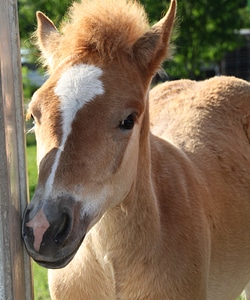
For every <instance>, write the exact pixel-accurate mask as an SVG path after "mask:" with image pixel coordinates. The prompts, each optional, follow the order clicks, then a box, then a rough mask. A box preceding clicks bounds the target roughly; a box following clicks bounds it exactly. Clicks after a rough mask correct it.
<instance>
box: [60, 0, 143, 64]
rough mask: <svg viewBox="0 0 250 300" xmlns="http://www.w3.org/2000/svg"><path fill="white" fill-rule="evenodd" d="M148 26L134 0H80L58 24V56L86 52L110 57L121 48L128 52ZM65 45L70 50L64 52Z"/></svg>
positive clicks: (103, 57)
mask: <svg viewBox="0 0 250 300" xmlns="http://www.w3.org/2000/svg"><path fill="white" fill-rule="evenodd" d="M148 28H149V24H148V20H147V16H146V13H145V11H144V8H143V7H142V5H140V4H139V3H138V2H137V1H133V0H105V1H104V0H94V1H93V0H82V2H80V3H74V4H73V6H72V7H71V8H70V10H69V20H68V21H67V22H65V23H64V24H62V26H61V30H60V31H61V32H62V36H61V37H60V39H61V43H60V45H61V47H62V49H60V51H61V52H62V53H60V54H59V55H60V56H61V55H62V56H64V57H65V56H67V55H70V54H74V53H75V54H82V53H84V52H86V51H87V52H89V53H91V54H97V56H98V57H101V58H102V59H105V58H107V59H109V60H110V59H113V58H114V57H115V56H119V55H120V54H121V51H122V52H126V53H129V52H130V51H131V46H132V45H133V44H134V43H135V41H136V40H137V39H138V38H139V37H141V36H142V35H143V34H144V33H145V32H146V30H147V29H148ZM69 45H70V47H69ZM69 48H70V51H71V53H67V52H68V51H69ZM63 53H64V54H63Z"/></svg>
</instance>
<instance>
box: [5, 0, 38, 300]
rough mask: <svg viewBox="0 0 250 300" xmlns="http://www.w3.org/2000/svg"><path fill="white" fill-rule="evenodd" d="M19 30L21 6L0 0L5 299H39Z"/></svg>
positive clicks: (10, 0)
mask: <svg viewBox="0 0 250 300" xmlns="http://www.w3.org/2000/svg"><path fill="white" fill-rule="evenodd" d="M26 178H27V176H26V163H25V136H24V122H23V106H22V81H21V63H20V43H19V26H18V14H17V2H16V0H0V299H1V300H19V299H20V300H30V299H33V291H32V276H31V267H30V259H29V258H28V256H27V254H26V252H25V250H24V247H23V243H22V240H21V232H20V231H21V226H20V225H21V217H22V212H23V209H24V207H25V205H26V202H27V198H28V197H27V194H28V192H27V181H26Z"/></svg>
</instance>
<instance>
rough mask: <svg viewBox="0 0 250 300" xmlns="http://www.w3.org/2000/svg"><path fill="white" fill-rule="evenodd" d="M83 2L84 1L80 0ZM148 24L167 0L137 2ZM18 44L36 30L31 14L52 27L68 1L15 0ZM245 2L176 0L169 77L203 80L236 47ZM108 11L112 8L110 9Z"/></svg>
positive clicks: (248, 19)
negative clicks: (38, 13) (45, 19)
mask: <svg viewBox="0 0 250 300" xmlns="http://www.w3.org/2000/svg"><path fill="white" fill-rule="evenodd" d="M83 1H84V0H83ZM141 3H142V4H143V5H144V6H145V8H146V11H147V13H148V15H149V20H150V22H151V23H154V22H156V21H157V20H159V19H160V18H161V17H162V16H163V15H164V12H166V8H167V7H168V5H169V0H163V1H162V0H141ZM18 4H19V19H20V31H21V40H22V44H23V45H24V46H25V47H28V46H29V43H28V42H27V41H28V39H29V36H30V34H31V33H32V32H33V31H34V29H35V27H36V20H35V12H36V11H37V10H41V11H43V12H44V13H46V14H47V15H48V16H49V17H50V18H51V19H52V20H53V21H54V23H55V24H56V25H58V24H59V23H60V21H61V20H62V18H63V16H64V14H65V12H66V10H67V8H68V6H70V4H71V1H70V0H41V1H31V0H18ZM246 5H247V1H246V0H210V1H207V0H178V21H177V23H178V25H177V26H176V27H177V30H176V32H177V33H178V35H175V38H174V44H175V45H176V50H175V55H174V59H173V60H172V61H170V62H167V63H165V65H164V66H165V68H166V69H167V72H168V73H169V74H170V77H172V78H180V77H188V78H197V77H199V78H202V77H204V72H203V70H204V67H206V66H208V65H211V64H214V63H217V62H218V61H220V60H221V58H222V57H223V55H224V53H225V52H227V51H231V50H233V49H235V48H236V47H238V46H239V44H240V42H241V41H240V39H239V36H238V35H237V34H235V32H236V31H237V30H238V29H240V28H243V27H246V26H247V25H249V23H250V13H249V10H247V9H243V7H246ZM111 10H112V8H111Z"/></svg>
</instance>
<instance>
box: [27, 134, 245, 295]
mask: <svg viewBox="0 0 250 300" xmlns="http://www.w3.org/2000/svg"><path fill="white" fill-rule="evenodd" d="M27 164H28V177H29V192H30V199H31V198H32V196H33V194H34V191H35V186H36V182H37V165H36V145H35V139H34V135H32V134H28V135H27ZM33 272H34V294H35V300H49V299H50V296H49V291H48V278H47V270H46V269H45V268H42V267H40V266H39V265H37V264H36V263H35V262H34V263H33ZM98 300H99V299H98ZM237 300H244V297H239V298H238V299H237Z"/></svg>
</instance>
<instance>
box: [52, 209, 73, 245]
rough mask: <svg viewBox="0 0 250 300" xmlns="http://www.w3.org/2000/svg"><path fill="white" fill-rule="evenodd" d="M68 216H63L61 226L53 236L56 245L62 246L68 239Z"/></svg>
mask: <svg viewBox="0 0 250 300" xmlns="http://www.w3.org/2000/svg"><path fill="white" fill-rule="evenodd" d="M70 224H71V222H70V216H69V215H67V214H63V217H62V221H61V224H60V226H59V228H58V230H57V232H56V234H55V236H54V242H55V243H56V244H62V243H63V242H64V241H65V240H66V239H67V237H68V235H69V233H70V228H71V226H70Z"/></svg>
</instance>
